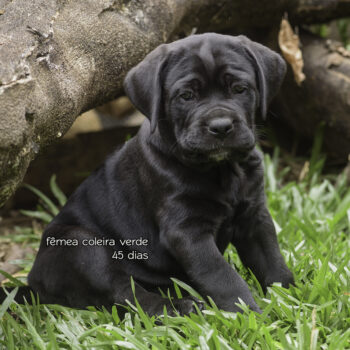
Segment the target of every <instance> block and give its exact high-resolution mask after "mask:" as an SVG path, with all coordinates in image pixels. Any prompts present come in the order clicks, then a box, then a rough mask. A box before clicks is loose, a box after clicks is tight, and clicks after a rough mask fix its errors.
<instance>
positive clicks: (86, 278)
mask: <svg viewBox="0 0 350 350" xmlns="http://www.w3.org/2000/svg"><path fill="white" fill-rule="evenodd" d="M48 237H53V238H54V240H56V241H57V240H58V239H60V240H61V241H60V242H61V243H62V242H71V243H72V242H74V240H76V242H78V244H77V245H69V246H67V245H50V244H47V242H46V239H47V238H48ZM96 237H98V236H97V235H96V234H95V233H93V232H91V231H89V230H86V229H83V228H80V227H76V226H75V227H73V226H52V227H50V228H49V229H48V230H47V231H46V232H45V233H44V236H43V240H42V243H41V246H40V250H39V253H38V255H37V258H36V260H35V262H34V266H33V268H32V271H31V272H30V274H29V276H28V282H29V285H30V287H31V288H32V289H33V290H34V291H35V292H37V293H38V294H39V297H40V301H41V303H45V304H61V305H65V306H70V307H74V308H85V307H87V306H97V307H101V306H105V307H106V308H109V309H110V308H111V307H112V306H113V305H114V304H120V305H127V302H126V300H129V301H130V302H131V303H132V304H135V302H134V294H133V292H132V289H131V281H130V276H129V275H127V274H126V273H125V272H124V271H123V270H122V268H121V265H118V264H116V263H115V260H114V259H113V260H112V255H113V249H111V247H106V246H99V245H93V246H91V245H86V244H85V245H84V244H83V241H84V242H87V241H89V240H91V239H94V238H96ZM54 240H53V241H54ZM69 240H70V241H69ZM135 296H136V298H137V300H138V302H139V303H140V305H141V307H142V308H143V309H144V311H145V312H147V313H148V314H150V315H160V314H162V313H163V307H164V306H166V308H167V310H168V313H169V314H171V313H172V312H173V307H172V305H171V303H170V301H169V300H168V299H165V298H162V297H161V296H160V295H159V294H156V293H151V292H148V291H147V290H145V289H144V288H143V287H142V286H140V285H139V284H138V283H136V282H135ZM173 305H174V306H175V308H176V309H177V311H178V312H179V313H180V314H187V313H189V312H192V311H194V307H193V300H191V299H189V298H188V299H186V298H184V299H181V300H174V301H173Z"/></svg>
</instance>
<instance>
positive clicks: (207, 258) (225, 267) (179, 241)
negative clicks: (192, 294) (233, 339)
mask: <svg viewBox="0 0 350 350" xmlns="http://www.w3.org/2000/svg"><path fill="white" fill-rule="evenodd" d="M161 239H162V242H163V244H164V245H165V246H166V247H167V249H168V250H169V252H170V253H171V254H172V255H173V256H174V257H175V258H176V260H177V261H178V263H179V264H181V266H182V268H183V269H184V270H185V272H186V273H187V275H188V277H189V279H190V281H191V283H192V284H193V286H194V287H195V288H196V289H197V290H198V291H199V292H200V293H201V294H202V296H203V297H207V296H210V297H211V298H212V299H213V300H214V302H215V303H216V305H217V306H218V307H219V308H221V309H224V310H226V311H241V309H240V308H238V307H237V306H236V305H235V303H237V302H239V300H238V298H241V299H242V300H243V301H244V302H245V303H246V304H248V305H249V306H250V308H251V309H252V310H254V311H258V312H260V309H259V307H258V305H257V304H256V303H255V301H254V299H253V297H252V295H251V293H250V291H249V289H248V286H247V284H246V283H245V281H244V280H243V279H242V278H241V276H240V275H239V274H238V273H237V272H236V271H235V270H233V269H232V267H231V266H230V265H229V264H228V263H227V262H226V260H225V259H224V258H223V256H222V255H221V253H220V251H219V250H218V248H217V246H216V244H215V241H214V237H213V235H212V234H210V233H205V232H198V228H197V229H196V228H194V227H187V228H186V230H179V228H173V229H172V230H168V231H166V232H164V231H163V232H162V234H161Z"/></svg>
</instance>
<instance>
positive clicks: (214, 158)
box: [183, 145, 254, 163]
mask: <svg viewBox="0 0 350 350" xmlns="http://www.w3.org/2000/svg"><path fill="white" fill-rule="evenodd" d="M186 146H187V147H185V148H184V149H183V155H184V156H185V158H186V159H187V160H189V161H193V162H195V163H208V162H212V163H218V162H223V161H227V160H233V161H241V160H244V159H245V158H246V157H247V156H248V155H249V153H250V152H251V151H252V150H253V149H254V145H249V146H247V147H244V148H243V147H240V148H238V147H218V146H212V147H211V148H208V147H206V148H199V147H193V146H192V145H186Z"/></svg>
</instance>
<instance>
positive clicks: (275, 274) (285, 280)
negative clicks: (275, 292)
mask: <svg viewBox="0 0 350 350" xmlns="http://www.w3.org/2000/svg"><path fill="white" fill-rule="evenodd" d="M275 282H279V283H281V284H282V287H284V288H289V287H290V286H291V285H294V284H295V283H294V277H293V274H292V272H291V271H290V270H288V269H287V268H286V269H283V270H279V271H271V273H270V274H269V275H268V276H267V277H266V278H265V281H264V286H263V287H264V289H265V291H266V288H267V287H269V286H271V285H272V284H273V283H275Z"/></svg>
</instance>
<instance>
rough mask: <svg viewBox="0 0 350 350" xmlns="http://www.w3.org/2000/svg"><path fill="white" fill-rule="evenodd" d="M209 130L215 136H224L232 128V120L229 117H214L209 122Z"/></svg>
mask: <svg viewBox="0 0 350 350" xmlns="http://www.w3.org/2000/svg"><path fill="white" fill-rule="evenodd" d="M208 129H209V132H210V133H211V134H212V135H214V136H216V137H225V136H226V135H228V134H229V133H230V132H231V131H232V130H233V125H232V120H231V119H229V118H216V119H213V120H211V121H210V123H209V128H208Z"/></svg>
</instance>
